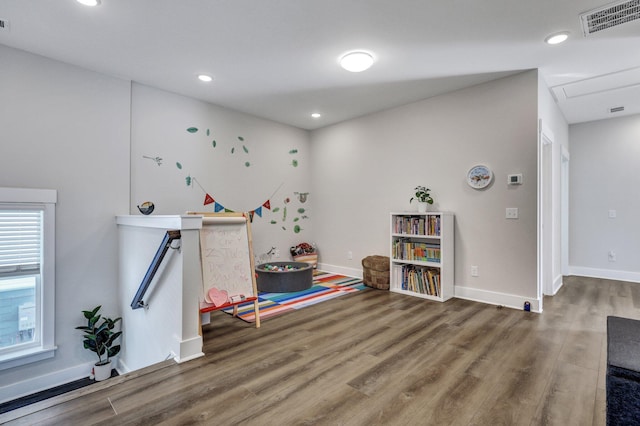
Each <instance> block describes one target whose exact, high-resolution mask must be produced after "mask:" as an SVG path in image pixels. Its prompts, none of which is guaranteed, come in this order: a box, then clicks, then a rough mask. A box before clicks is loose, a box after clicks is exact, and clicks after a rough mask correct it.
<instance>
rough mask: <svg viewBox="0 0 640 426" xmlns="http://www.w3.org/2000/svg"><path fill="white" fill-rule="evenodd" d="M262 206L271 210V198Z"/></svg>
mask: <svg viewBox="0 0 640 426" xmlns="http://www.w3.org/2000/svg"><path fill="white" fill-rule="evenodd" d="M262 207H264V208H267V209H269V210H271V202H270V201H269V200H267V201H265V202H264V204H263V205H262Z"/></svg>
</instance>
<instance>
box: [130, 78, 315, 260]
mask: <svg viewBox="0 0 640 426" xmlns="http://www.w3.org/2000/svg"><path fill="white" fill-rule="evenodd" d="M190 127H195V128H197V129H198V131H197V132H195V133H189V132H188V131H187V130H186V129H187V128H190ZM207 131H208V133H209V134H208V135H207ZM131 135H132V136H131V169H132V171H131V188H132V190H131V212H132V213H134V214H135V213H138V210H137V208H136V206H137V205H139V204H141V203H142V202H144V201H147V200H150V201H152V202H153V203H154V204H155V211H154V213H153V214H183V213H184V212H186V211H207V212H211V211H214V204H209V205H206V206H205V205H204V199H205V195H206V194H207V193H208V194H209V195H211V196H212V197H213V198H214V199H215V201H216V202H218V203H220V204H221V205H222V206H224V207H225V208H228V209H231V210H234V211H239V212H240V211H250V210H254V209H256V208H259V207H260V206H262V204H263V203H264V202H265V201H267V200H269V201H270V204H271V210H268V209H266V208H263V209H262V212H263V216H262V217H257V216H255V217H254V221H253V223H252V231H253V242H254V249H255V253H256V255H259V254H261V253H266V252H267V251H268V250H269V249H270V248H271V247H276V248H278V249H279V250H280V253H281V260H288V259H290V257H289V254H288V250H289V247H291V246H292V245H295V244H298V243H300V242H303V241H308V240H309V239H310V238H311V237H310V236H311V234H312V221H313V219H314V217H315V213H314V212H313V211H311V210H310V209H309V206H310V200H311V199H313V197H314V194H313V193H311V194H309V196H308V199H307V201H306V202H304V203H302V202H300V201H299V199H298V197H297V196H296V194H295V192H299V193H306V192H309V191H310V181H311V173H310V164H309V163H310V160H309V135H308V132H307V131H304V130H300V129H297V128H293V127H290V126H286V125H283V124H278V123H275V122H272V121H268V120H263V119H260V118H257V117H252V116H248V115H246V114H240V113H237V112H234V111H231V110H228V109H225V108H222V107H219V106H216V105H212V104H208V103H205V102H201V101H197V100H194V99H191V98H187V97H184V96H179V95H175V94H172V93H168V92H164V91H162V90H158V89H155V88H151V87H148V86H144V85H140V84H136V83H134V84H133V88H132V130H131ZM239 137H240V138H242V139H243V140H240V139H239ZM213 141H215V147H214V143H213ZM245 148H246V151H245ZM232 150H233V153H232ZM294 150H295V152H293V153H290V152H292V151H294ZM247 151H248V152H247ZM145 156H146V157H152V158H155V157H161V158H162V163H161V165H158V164H157V163H156V162H154V161H153V160H150V159H148V158H144V157H145ZM294 160H295V161H296V163H295V164H297V166H294ZM247 162H248V163H249V166H248V167H247V166H246V165H245V163H247ZM177 163H180V166H181V168H178V165H177ZM187 177H190V178H191V185H189V186H187V182H186V179H187ZM194 179H195V180H194ZM286 199H288V200H289V202H288V203H285V200H286ZM285 208H286V210H287V212H286V217H285ZM301 208H303V209H305V212H304V213H298V209H301ZM276 210H277V211H276ZM138 214H139V213H138ZM303 216H305V217H304V218H303ZM296 218H298V220H297V221H295V222H294V220H295V219H296ZM272 222H273V223H272ZM296 225H297V226H299V227H300V229H301V230H300V232H297V233H296V232H295V231H294V229H297V228H295V227H296ZM274 260H275V259H274Z"/></svg>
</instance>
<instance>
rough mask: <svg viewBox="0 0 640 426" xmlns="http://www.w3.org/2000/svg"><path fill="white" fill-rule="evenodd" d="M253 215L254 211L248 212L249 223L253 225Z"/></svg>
mask: <svg viewBox="0 0 640 426" xmlns="http://www.w3.org/2000/svg"><path fill="white" fill-rule="evenodd" d="M254 213H255V210H251V211H250V212H249V222H251V223H253V214H254Z"/></svg>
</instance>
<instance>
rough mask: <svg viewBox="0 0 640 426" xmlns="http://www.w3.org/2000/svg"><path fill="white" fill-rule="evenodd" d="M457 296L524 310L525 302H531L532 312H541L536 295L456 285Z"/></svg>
mask: <svg viewBox="0 0 640 426" xmlns="http://www.w3.org/2000/svg"><path fill="white" fill-rule="evenodd" d="M454 288H455V296H454V297H457V298H458V299H466V300H473V301H474V302H481V303H488V304H490V305H498V306H506V307H508V308H513V309H518V310H521V311H522V310H524V302H529V303H530V304H531V312H538V313H540V312H541V310H540V300H539V299H537V298H535V297H523V296H517V295H515V294H508V293H498V292H495V291H487V290H480V289H477V288H472V287H462V286H459V285H456V286H455V287H454Z"/></svg>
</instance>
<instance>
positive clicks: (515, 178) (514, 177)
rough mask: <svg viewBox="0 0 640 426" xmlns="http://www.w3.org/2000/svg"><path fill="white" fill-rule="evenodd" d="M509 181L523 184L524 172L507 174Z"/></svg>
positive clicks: (513, 183) (511, 183) (514, 183)
mask: <svg viewBox="0 0 640 426" xmlns="http://www.w3.org/2000/svg"><path fill="white" fill-rule="evenodd" d="M507 183H508V184H509V185H522V173H518V174H515V175H509V176H507Z"/></svg>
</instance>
